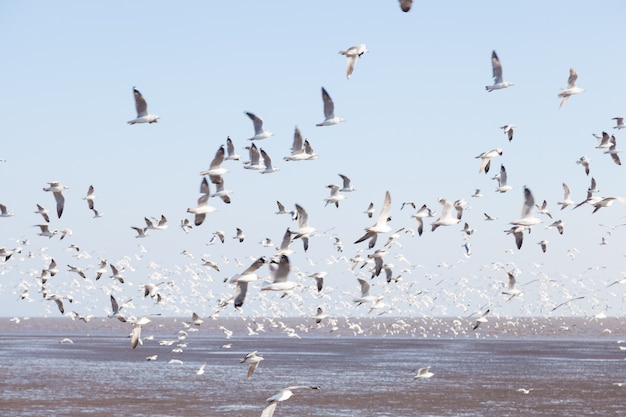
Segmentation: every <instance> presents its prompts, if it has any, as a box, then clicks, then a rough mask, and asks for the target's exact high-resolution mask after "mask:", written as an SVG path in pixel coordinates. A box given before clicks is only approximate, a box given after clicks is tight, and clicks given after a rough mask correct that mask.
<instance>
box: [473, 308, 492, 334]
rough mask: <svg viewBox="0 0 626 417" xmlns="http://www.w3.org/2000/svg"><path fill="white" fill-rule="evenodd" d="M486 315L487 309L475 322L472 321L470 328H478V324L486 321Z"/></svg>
mask: <svg viewBox="0 0 626 417" xmlns="http://www.w3.org/2000/svg"><path fill="white" fill-rule="evenodd" d="M487 315H489V310H487V311H485V312H484V313H483V314H482V315H481V316H480V317H479V318H477V319H476V323H474V327H472V330H476V329H478V326H480V325H481V323H486V322H487Z"/></svg>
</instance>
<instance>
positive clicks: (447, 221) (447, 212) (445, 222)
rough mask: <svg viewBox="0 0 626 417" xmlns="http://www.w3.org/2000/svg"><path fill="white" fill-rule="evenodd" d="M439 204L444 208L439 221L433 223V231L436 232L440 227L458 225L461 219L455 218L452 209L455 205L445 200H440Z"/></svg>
mask: <svg viewBox="0 0 626 417" xmlns="http://www.w3.org/2000/svg"><path fill="white" fill-rule="evenodd" d="M439 202H440V203H441V205H442V206H443V208H442V209H441V215H440V216H439V218H438V219H437V220H435V221H434V222H433V223H431V231H432V232H434V231H435V230H436V229H437V228H438V227H439V226H453V225H455V224H458V223H459V222H460V221H461V219H460V218H459V217H458V216H456V217H455V216H454V215H453V212H452V209H453V208H454V203H452V202H451V201H449V200H446V199H445V198H440V199H439Z"/></svg>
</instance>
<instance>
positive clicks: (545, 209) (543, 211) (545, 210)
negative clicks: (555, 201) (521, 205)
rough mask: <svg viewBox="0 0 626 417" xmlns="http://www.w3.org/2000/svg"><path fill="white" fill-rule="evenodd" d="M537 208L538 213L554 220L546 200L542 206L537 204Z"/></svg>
mask: <svg viewBox="0 0 626 417" xmlns="http://www.w3.org/2000/svg"><path fill="white" fill-rule="evenodd" d="M535 207H537V212H538V213H540V214H545V215H546V216H548V217H549V218H552V214H551V213H550V211H549V210H548V202H547V201H546V200H543V203H542V204H541V205H539V204H535Z"/></svg>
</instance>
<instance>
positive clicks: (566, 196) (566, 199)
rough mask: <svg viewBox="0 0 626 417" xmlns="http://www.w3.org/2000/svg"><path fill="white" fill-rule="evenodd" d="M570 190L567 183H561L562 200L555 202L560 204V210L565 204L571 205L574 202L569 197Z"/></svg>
mask: <svg viewBox="0 0 626 417" xmlns="http://www.w3.org/2000/svg"><path fill="white" fill-rule="evenodd" d="M571 194H572V193H571V191H570V190H569V187H568V186H567V184H565V183H563V201H558V202H557V204H560V205H561V210H563V209H564V208H565V207H567V206H571V205H572V204H574V201H573V200H572V199H571V198H570V195H571Z"/></svg>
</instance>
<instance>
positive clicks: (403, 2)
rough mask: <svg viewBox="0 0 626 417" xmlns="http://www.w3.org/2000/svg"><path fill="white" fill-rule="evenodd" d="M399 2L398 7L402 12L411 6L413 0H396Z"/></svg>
mask: <svg viewBox="0 0 626 417" xmlns="http://www.w3.org/2000/svg"><path fill="white" fill-rule="evenodd" d="M398 1H399V2H400V9H402V11H403V12H404V13H408V12H409V10H411V6H413V0H398Z"/></svg>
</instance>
